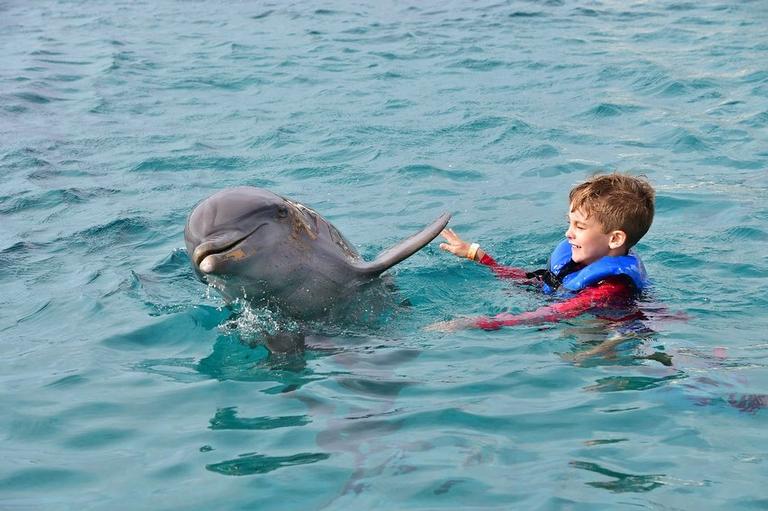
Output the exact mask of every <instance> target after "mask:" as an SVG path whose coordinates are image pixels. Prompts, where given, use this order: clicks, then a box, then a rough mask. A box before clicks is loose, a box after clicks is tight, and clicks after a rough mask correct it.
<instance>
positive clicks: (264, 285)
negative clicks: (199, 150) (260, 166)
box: [184, 187, 450, 319]
mask: <svg viewBox="0 0 768 511" xmlns="http://www.w3.org/2000/svg"><path fill="white" fill-rule="evenodd" d="M448 220H450V215H449V214H448V213H444V214H443V215H441V216H440V217H439V218H438V219H437V220H435V221H434V222H433V223H432V224H431V225H429V226H427V227H426V228H424V229H423V230H422V231H420V232H418V233H416V234H414V235H413V236H411V237H410V238H408V239H406V240H404V241H402V242H400V243H399V244H397V245H395V246H394V247H392V248H390V249H388V250H385V251H384V252H382V253H381V254H380V255H379V256H378V257H377V258H376V259H375V260H373V261H371V262H367V261H365V260H363V259H362V257H360V254H358V252H357V250H355V248H354V247H353V246H352V244H350V243H349V242H348V241H347V240H346V238H344V236H343V235H342V234H341V233H340V232H339V231H338V229H336V227H334V226H333V225H332V224H331V223H330V222H328V221H327V220H325V219H324V218H323V217H322V216H320V215H319V214H318V213H316V212H315V211H314V210H312V209H310V208H308V207H306V206H303V205H301V204H299V203H297V202H293V201H291V200H289V199H286V198H284V197H281V196H279V195H276V194H274V193H272V192H270V191H268V190H265V189H262V188H255V187H238V188H229V189H225V190H222V191H220V192H218V193H216V194H214V195H212V196H210V197H208V198H207V199H205V200H203V201H202V202H200V203H199V204H198V205H197V206H196V207H195V208H194V209H193V210H192V213H190V215H189V218H188V219H187V225H186V227H185V229H184V240H185V242H186V245H187V253H188V254H189V257H190V260H191V262H192V266H193V268H194V269H195V272H196V273H197V275H198V276H199V277H200V278H201V279H203V280H205V281H207V282H209V283H211V284H212V285H213V286H214V287H216V288H218V289H219V290H220V291H221V292H222V294H223V295H224V297H225V299H228V300H233V299H235V298H238V297H243V298H246V299H248V300H250V301H253V302H256V303H267V304H274V305H277V306H278V307H279V308H280V309H281V310H282V311H284V312H285V313H287V314H290V315H291V316H293V317H296V318H298V319H315V318H320V317H322V316H323V315H324V314H327V313H328V312H329V311H330V310H332V309H333V307H334V305H336V304H337V303H339V302H340V301H342V300H343V299H344V298H346V297H350V296H351V295H352V294H353V293H355V292H356V290H357V288H359V287H360V286H361V285H363V284H365V283H367V282H369V281H371V280H372V279H374V278H376V277H377V276H379V275H380V274H381V273H382V272H384V271H385V270H387V269H388V268H391V267H392V266H394V265H395V264H397V263H399V262H400V261H402V260H404V259H406V258H407V257H409V256H411V255H413V254H414V253H415V252H417V251H418V250H419V249H421V248H422V247H424V246H425V245H426V244H427V243H429V242H430V241H432V240H433V239H434V238H435V237H436V236H437V235H438V234H439V233H440V231H441V230H442V229H443V228H444V227H445V226H446V224H447V223H448Z"/></svg>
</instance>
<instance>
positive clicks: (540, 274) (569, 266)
mask: <svg viewBox="0 0 768 511" xmlns="http://www.w3.org/2000/svg"><path fill="white" fill-rule="evenodd" d="M578 270H579V265H578V264H576V263H575V262H573V259H571V260H570V261H568V262H567V263H566V264H565V265H564V266H563V267H562V268H560V271H559V272H557V273H555V272H553V271H552V270H550V269H549V268H542V269H541V270H535V271H531V272H528V273H526V274H525V277H526V278H528V279H537V280H539V281H540V282H543V283H544V284H546V285H548V286H549V287H550V288H551V289H552V291H553V292H554V291H557V288H559V287H560V286H561V285H562V284H563V279H564V278H565V277H567V276H568V275H570V274H571V273H573V272H575V271H578Z"/></svg>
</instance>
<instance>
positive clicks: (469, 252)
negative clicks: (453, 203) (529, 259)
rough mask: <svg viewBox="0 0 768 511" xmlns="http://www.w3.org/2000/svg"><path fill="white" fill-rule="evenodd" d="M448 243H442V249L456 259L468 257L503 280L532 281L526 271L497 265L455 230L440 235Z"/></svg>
mask: <svg viewBox="0 0 768 511" xmlns="http://www.w3.org/2000/svg"><path fill="white" fill-rule="evenodd" d="M440 234H441V235H442V236H443V238H445V240H446V241H447V243H440V248H441V249H443V250H445V251H446V252H450V253H451V254H453V255H455V256H456V257H466V258H467V259H470V260H472V261H476V262H479V263H480V264H484V265H485V266H488V267H489V268H490V269H491V270H493V272H494V273H495V274H496V275H497V276H498V277H501V278H504V279H513V280H526V281H530V280H531V279H529V278H528V277H527V275H526V273H527V272H526V271H525V270H523V269H522V268H513V267H510V266H502V265H500V264H499V263H497V262H496V261H495V260H494V259H493V257H491V256H490V255H488V253H487V252H485V251H484V250H483V249H482V248H480V246H479V245H478V244H476V243H467V242H466V241H464V240H463V239H461V238H460V237H459V235H458V234H456V233H455V232H454V231H453V229H444V230H443V232H441V233H440Z"/></svg>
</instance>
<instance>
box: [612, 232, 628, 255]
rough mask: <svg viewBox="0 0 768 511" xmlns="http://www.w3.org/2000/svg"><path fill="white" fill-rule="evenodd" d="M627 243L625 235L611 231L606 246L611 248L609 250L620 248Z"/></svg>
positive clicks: (624, 233)
mask: <svg viewBox="0 0 768 511" xmlns="http://www.w3.org/2000/svg"><path fill="white" fill-rule="evenodd" d="M626 242H627V233H626V232H624V231H619V230H616V231H613V232H611V238H610V239H609V240H608V246H609V247H611V250H613V249H615V248H619V247H621V246H622V245H623V244H624V243H626Z"/></svg>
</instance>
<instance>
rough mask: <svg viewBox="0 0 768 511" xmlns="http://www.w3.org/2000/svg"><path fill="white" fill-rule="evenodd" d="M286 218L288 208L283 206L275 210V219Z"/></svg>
mask: <svg viewBox="0 0 768 511" xmlns="http://www.w3.org/2000/svg"><path fill="white" fill-rule="evenodd" d="M287 216H288V208H286V207H285V206H280V207H279V208H277V217H278V218H285V217H287Z"/></svg>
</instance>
